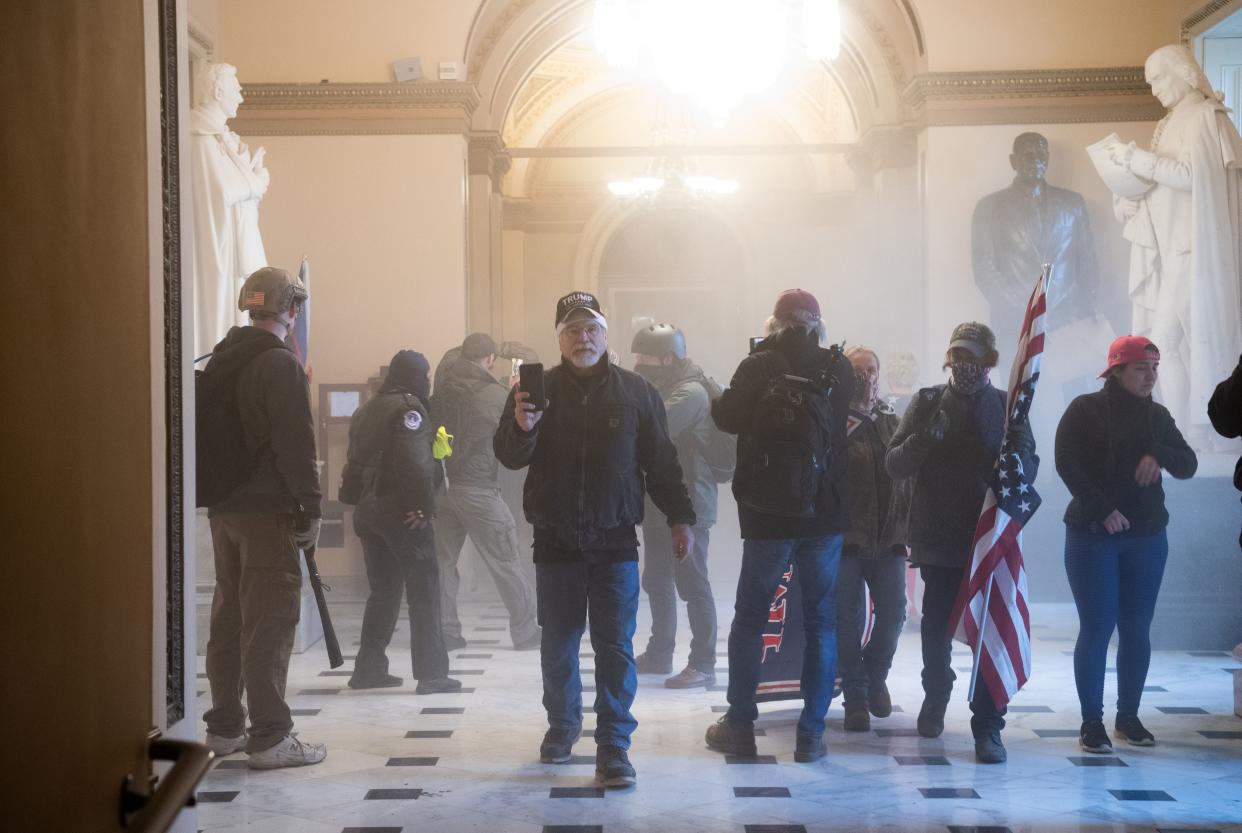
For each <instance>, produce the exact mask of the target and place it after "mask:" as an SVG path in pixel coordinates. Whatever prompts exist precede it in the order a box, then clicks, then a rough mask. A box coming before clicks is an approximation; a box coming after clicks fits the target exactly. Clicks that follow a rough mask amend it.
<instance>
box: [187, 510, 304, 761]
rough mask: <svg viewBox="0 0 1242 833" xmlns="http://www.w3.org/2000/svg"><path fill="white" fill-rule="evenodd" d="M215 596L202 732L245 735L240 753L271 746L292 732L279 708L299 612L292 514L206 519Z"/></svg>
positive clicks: (286, 713)
mask: <svg viewBox="0 0 1242 833" xmlns="http://www.w3.org/2000/svg"><path fill="white" fill-rule="evenodd" d="M211 540H212V545H213V548H214V550H215V564H216V590H215V596H214V598H213V599H212V602H211V636H210V638H209V639H208V642H207V679H208V682H209V683H210V686H211V708H210V709H208V710H207V712H206V714H204V715H203V719H204V720H205V721H206V723H207V731H208V732H210V733H211V734H213V735H217V736H219V737H226V738H235V737H238V736H240V735H242V734H243V733H244V732H245V731H246V708H244V707H243V706H242V694H243V692H244V693H245V696H246V705H247V706H248V707H249V710H250V737H249V740H248V741H247V743H246V752H247V753H249V754H253V753H255V752H261V751H263V750H264V749H268V748H269V747H272V746H274V745H276V743H277V742H278V741H279V740H280V739H281V738H283V737H284V736H285V735H287V734H289V733H290V731H291V730H292V729H293V716H292V715H291V714H290V712H289V706H288V704H287V703H286V702H285V681H286V678H287V677H288V675H289V656H290V654H292V653H293V637H294V632H295V630H296V628H297V624H298V616H299V614H300V612H301V594H302V572H301V566H300V564H299V559H300V558H301V552H300V551H299V550H298V547H297V544H296V543H295V542H294V540H293V515H276V514H266V515H259V514H255V515H246V514H234V513H228V514H220V515H216V516H214V517H212V518H211Z"/></svg>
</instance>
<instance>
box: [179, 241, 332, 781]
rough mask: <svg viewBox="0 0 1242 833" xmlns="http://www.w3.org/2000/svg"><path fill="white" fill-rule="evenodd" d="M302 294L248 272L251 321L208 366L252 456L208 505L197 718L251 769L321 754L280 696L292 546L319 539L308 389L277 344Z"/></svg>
mask: <svg viewBox="0 0 1242 833" xmlns="http://www.w3.org/2000/svg"><path fill="white" fill-rule="evenodd" d="M306 298H307V292H306V288H305V287H304V286H303V285H302V283H301V282H300V281H299V280H298V279H297V278H296V277H294V276H293V275H291V274H289V272H287V271H285V270H284V269H277V268H275V267H271V266H266V267H264V268H262V269H259V270H258V271H256V272H254V273H253V274H251V275H250V277H248V278H246V282H245V284H244V285H243V286H242V289H241V293H240V295H239V297H238V302H237V306H238V309H240V310H241V311H242V312H245V313H248V314H249V316H250V326H247V327H233V328H232V329H230V330H229V332H228V334H227V335H226V336H225V337H224V340H223V341H221V342H220V343H219V344H217V345H216V348H215V350H214V351H212V354H211V359H210V361H209V363H208V372H223V373H225V374H228V373H230V372H231V373H235V374H236V398H237V406H238V412H239V416H240V423H241V429H242V433H243V434H244V437H245V442H246V447H247V448H248V449H250V450H251V452H252V453H253V455H254V458H255V460H254V463H255V465H254V469H253V472H252V473H251V474H250V475H249V477H247V479H246V480H245V481H244V482H242V483H241V485H239V486H237V487H236V488H235V489H233V491H232V492H231V493H230V494H229V495H228V496H227V497H225V498H224V499H222V500H220V501H218V502H216V503H215V504H214V505H212V506H211V507H210V508H209V510H208V516H209V517H210V519H211V538H212V544H213V547H214V550H215V565H216V589H215V598H214V599H213V601H212V606H211V636H210V639H209V641H208V643H207V679H208V681H209V682H210V685H211V703H212V707H211V708H210V709H208V710H207V712H206V714H204V715H203V719H204V720H205V721H206V723H207V744H208V745H209V746H210V747H211V749H212V751H214V752H215V753H216V754H217V755H230V754H232V753H234V752H240V751H242V750H243V749H244V750H245V751H246V752H247V753H248V755H249V759H248V763H249V766H250V767H251V768H253V769H275V768H277V767H287V766H304V765H306V764H315V763H319V762H320V761H322V760H323V759H324V757H325V756H326V755H327V751H326V750H325V749H324V747H323V746H322V745H320V744H313V743H306V742H304V741H302V740H300V739H298V738H297V737H295V736H294V734H293V718H292V715H291V714H290V711H289V706H288V704H287V703H286V702H285V681H286V678H287V677H288V673H289V655H290V654H291V653H292V651H293V634H294V629H295V628H296V627H297V623H298V617H299V614H300V612H301V590H302V572H301V566H300V563H299V562H300V561H301V554H300V552H299V551H300V550H301V549H304V548H306V547H311V546H314V545H315V543H316V542H317V541H318V539H319V518H320V505H319V504H320V493H319V473H318V470H317V469H316V465H315V459H316V454H315V428H314V423H313V422H312V420H311V410H310V389H309V385H308V384H307V380H306V373H305V371H303V369H302V366H301V364H299V363H298V360H297V357H296V356H294V354H293V351H292V350H290V349H289V348H288V347H287V346H286V345H285V339H286V338H288V336H289V333H290V332H291V331H292V329H293V325H294V322H295V321H296V320H297V317H298V315H299V314H301V311H302V304H303V303H304V302H305V301H306ZM243 690H244V691H245V693H246V703H247V705H248V706H249V710H250V730H249V733H247V731H246V709H245V708H244V707H243V706H242V700H241V696H242V691H243Z"/></svg>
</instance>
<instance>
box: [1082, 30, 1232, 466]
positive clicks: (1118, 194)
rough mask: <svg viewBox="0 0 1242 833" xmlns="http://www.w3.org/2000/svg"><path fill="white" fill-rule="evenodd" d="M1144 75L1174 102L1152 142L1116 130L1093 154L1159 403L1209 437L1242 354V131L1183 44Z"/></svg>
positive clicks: (1152, 62)
mask: <svg viewBox="0 0 1242 833" xmlns="http://www.w3.org/2000/svg"><path fill="white" fill-rule="evenodd" d="M1146 75H1147V83H1148V84H1150V85H1151V88H1152V93H1153V94H1154V95H1155V96H1156V98H1157V99H1159V101H1160V103H1161V104H1162V105H1164V107H1165V108H1166V109H1167V110H1168V113H1167V115H1165V117H1164V118H1163V119H1162V120H1161V121H1160V123H1159V124H1158V125H1157V126H1156V131H1155V135H1154V136H1153V137H1152V143H1151V150H1144V149H1142V148H1138V147H1136V146H1135V144H1134V143H1133V142H1130V143H1129V144H1126V143H1123V142H1122V141H1121V140H1120V139H1119V138H1117V136H1116V134H1113V135H1111V136H1109V137H1107V138H1105V139H1103V140H1102V141H1100V142H1097V143H1096V144H1095V145H1092V146H1091V147H1090V148H1088V149H1087V150H1088V153H1089V154H1090V156H1091V159H1092V161H1093V162H1094V163H1095V166H1096V169H1097V170H1098V171H1099V173H1100V175H1101V177H1102V178H1103V180H1104V182H1105V184H1107V185H1108V187H1109V189H1110V190H1112V192H1113V195H1114V196H1113V209H1114V213H1115V214H1116V216H1117V219H1118V220H1119V221H1121V222H1122V223H1124V231H1123V235H1124V236H1125V239H1126V240H1128V241H1130V244H1131V250H1130V282H1129V293H1130V300H1131V303H1132V305H1133V325H1132V328H1131V332H1133V333H1135V334H1136V335H1145V336H1147V337H1149V338H1150V339H1151V340H1152V341H1154V342H1155V343H1156V345H1157V346H1158V347H1159V348H1160V354H1161V363H1160V386H1161V400H1162V402H1163V403H1164V404H1165V405H1166V406H1167V407H1168V408H1169V410H1170V411H1171V412H1172V414H1173V418H1174V420H1175V421H1176V422H1177V423H1178V424H1179V425H1183V426H1186V425H1188V426H1190V427H1191V432H1190V433H1191V436H1192V437H1194V438H1195V439H1196V440H1198V441H1199V442H1200V443H1202V442H1205V441H1207V434H1206V433H1205V432H1206V431H1207V401H1208V398H1209V397H1210V396H1211V394H1212V390H1213V388H1214V386H1215V384H1216V382H1217V381H1219V380H1220V379H1223V378H1225V377H1226V376H1228V375H1229V373H1230V371H1231V370H1232V365H1233V362H1234V357H1235V356H1236V355H1238V353H1239V351H1240V350H1242V291H1240V289H1239V284H1240V279H1239V266H1240V264H1242V249H1240V246H1242V203H1240V200H1242V173H1240V172H1239V165H1240V164H1242V138H1240V137H1239V135H1238V131H1237V128H1235V127H1234V125H1233V122H1232V121H1231V120H1230V118H1229V115H1228V110H1227V109H1226V108H1225V106H1224V105H1223V104H1222V103H1221V102H1220V100H1219V99H1218V97H1217V95H1216V94H1215V92H1213V90H1212V88H1211V85H1210V84H1209V83H1208V80H1207V77H1206V76H1205V75H1204V74H1203V71H1202V70H1201V69H1200V68H1199V66H1198V64H1196V63H1195V62H1194V59H1193V58H1192V57H1191V55H1190V53H1189V52H1188V51H1187V50H1186V49H1185V48H1184V47H1182V46H1176V45H1174V46H1165V47H1161V48H1160V49H1157V50H1156V51H1155V52H1153V53H1152V55H1151V57H1149V58H1148V59H1147V65H1146Z"/></svg>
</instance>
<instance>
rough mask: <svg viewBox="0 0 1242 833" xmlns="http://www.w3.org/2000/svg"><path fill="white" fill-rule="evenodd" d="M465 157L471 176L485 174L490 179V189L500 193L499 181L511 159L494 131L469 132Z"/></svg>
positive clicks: (502, 179) (507, 169) (506, 170)
mask: <svg viewBox="0 0 1242 833" xmlns="http://www.w3.org/2000/svg"><path fill="white" fill-rule="evenodd" d="M467 147H468V155H467V159H468V160H469V171H470V174H471V175H472V176H486V177H490V178H491V180H492V190H493V191H495V192H496V193H498V194H499V193H500V186H501V183H502V182H503V181H504V178H505V174H507V173H509V168H510V167H511V166H512V165H513V160H512V159H511V158H509V154H508V153H506V152H505V143H504V142H503V141H501V138H500V134H499V133H494V132H487V133H471V134H470V142H469V145H468V146H467Z"/></svg>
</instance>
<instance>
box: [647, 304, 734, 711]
mask: <svg viewBox="0 0 1242 833" xmlns="http://www.w3.org/2000/svg"><path fill="white" fill-rule="evenodd" d="M630 352H632V353H633V354H634V371H635V372H636V373H638V375H639V376H642V377H643V378H644V379H646V380H647V381H648V382H650V383H651V384H652V385H653V386H654V387H655V389H656V390H657V391H659V392H660V397H661V398H662V399H663V400H664V410H665V413H666V414H667V418H668V434H669V437H671V438H672V440H673V445H674V447H675V448H676V449H677V459H678V460H679V461H680V462H681V466H682V470H683V471H684V472H685V480H686V486H687V490H688V491H689V492H690V499H691V501H692V502H693V503H694V514H695V517H696V518H697V519H698V522H697V523H696V524H695V526H694V547H693V548H692V550H691V552H690V555H689V557H688V558H685V559H680V560H679V559H676V558H675V557H674V555H673V539H672V536H671V535H670V532H669V527H668V524H665V523H662V522H660V521H658V520H657V515H656V511H655V507H654V506H653V505H652V504H651V500H650V498H648V499H647V510H646V512H645V513H644V516H643V517H644V518H645V520H644V521H643V550H644V554H643V574H642V587H643V590H645V591H647V598H648V599H649V600H650V602H651V637H650V639H649V640H648V641H647V650H646V651H644V652H643V653H642V654H639V655H638V657H636V658H635V662H636V663H637V665H638V673H640V674H671V673H672V671H673V650H674V648H675V647H676V638H677V596H679V595H680V596H681V598H682V600H683V601H684V602H685V603H686V613H687V615H688V616H689V619H690V658H689V660H688V661H687V663H686V667H685V668H684V669H683V670H682V671H681V672H680V673H678V674H676V675H674V676H672V677H669V678H668V679H667V680H665V681H664V685H665V686H666V687H667V688H699V687H703V686H709V685H712V684H714V683H715V682H716V601H715V599H713V598H712V587H711V583H710V580H709V577H708V571H707V542H708V537H709V535H710V532H711V527H712V524H714V523H715V522H716V492H717V486H716V477H715V475H714V474H713V472H712V469H711V466H709V465H708V462H707V460H706V458H705V454H704V452H705V450H706V449H707V445H708V442H709V441H710V437H711V433H712V431H713V427H712V415H711V397H710V396H709V394H708V385H711V384H714V383H712V382H709V380H708V379H707V377H706V376H705V375H704V373H703V370H702V368H700V367H699V366H698V365H697V364H695V363H694V362H692V361H691V360H690V359H689V358H688V356H687V352H686V337H685V334H684V333H682V331H681V330H679V329H677V328H676V327H673V326H671V325H669V324H653V325H651V326H650V327H645V328H643V329H641V330H639V331H638V332H637V333H636V334H635V335H634V341H633V343H632V344H631V345H630ZM717 393H718V389H717Z"/></svg>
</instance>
